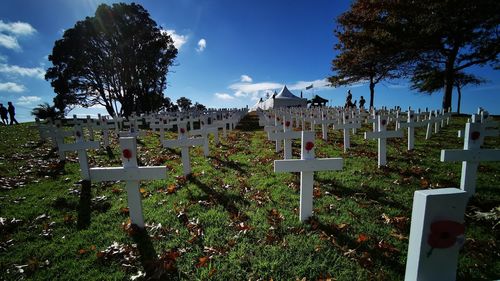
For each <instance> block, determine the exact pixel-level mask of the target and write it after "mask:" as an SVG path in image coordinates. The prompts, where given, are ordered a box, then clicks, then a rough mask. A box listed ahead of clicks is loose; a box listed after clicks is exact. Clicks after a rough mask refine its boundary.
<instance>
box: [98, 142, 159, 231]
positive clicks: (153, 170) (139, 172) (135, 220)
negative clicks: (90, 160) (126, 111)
mask: <svg viewBox="0 0 500 281" xmlns="http://www.w3.org/2000/svg"><path fill="white" fill-rule="evenodd" d="M120 149H121V151H122V153H121V158H122V164H123V167H105V168H90V180H91V181H93V182H101V181H125V183H126V188H127V196H128V208H129V213H130V220H131V222H132V224H135V225H137V226H138V227H141V228H144V217H143V215H142V201H141V193H140V191H139V182H140V181H141V180H154V179H164V178H166V176H167V167H166V166H147V167H139V166H138V165H137V143H136V139H135V138H133V137H126V138H120Z"/></svg>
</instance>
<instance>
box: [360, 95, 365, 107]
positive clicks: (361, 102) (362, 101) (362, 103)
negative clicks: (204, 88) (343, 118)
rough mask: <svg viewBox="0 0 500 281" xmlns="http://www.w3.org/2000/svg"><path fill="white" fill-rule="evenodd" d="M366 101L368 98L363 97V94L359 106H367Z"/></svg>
mask: <svg viewBox="0 0 500 281" xmlns="http://www.w3.org/2000/svg"><path fill="white" fill-rule="evenodd" d="M365 103H366V100H365V98H363V96H361V98H360V99H359V108H363V109H364V108H365Z"/></svg>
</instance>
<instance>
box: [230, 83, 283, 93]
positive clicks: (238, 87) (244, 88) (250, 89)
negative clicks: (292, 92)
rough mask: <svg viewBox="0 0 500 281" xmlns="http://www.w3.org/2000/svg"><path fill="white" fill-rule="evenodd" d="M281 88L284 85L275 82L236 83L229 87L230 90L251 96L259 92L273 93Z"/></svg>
mask: <svg viewBox="0 0 500 281" xmlns="http://www.w3.org/2000/svg"><path fill="white" fill-rule="evenodd" d="M280 88H283V84H280V83H274V82H260V83H234V84H231V85H229V89H231V90H235V91H239V92H241V93H243V94H250V93H254V92H258V91H271V90H276V89H280Z"/></svg>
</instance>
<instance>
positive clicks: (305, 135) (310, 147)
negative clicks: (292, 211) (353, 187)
mask: <svg viewBox="0 0 500 281" xmlns="http://www.w3.org/2000/svg"><path fill="white" fill-rule="evenodd" d="M343 162H344V160H343V159H342V158H323V159H316V158H314V132H304V131H303V132H302V153H301V159H287V160H275V161H274V172H300V208H299V209H300V210H299V212H300V214H299V217H300V221H301V222H303V221H305V220H307V218H309V217H310V216H312V212H313V183H314V172H316V171H333V170H341V169H342V167H343Z"/></svg>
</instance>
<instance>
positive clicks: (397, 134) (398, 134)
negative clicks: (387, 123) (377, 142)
mask: <svg viewBox="0 0 500 281" xmlns="http://www.w3.org/2000/svg"><path fill="white" fill-rule="evenodd" d="M402 137H403V131H380V132H365V139H366V140H371V139H385V138H402Z"/></svg>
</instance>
